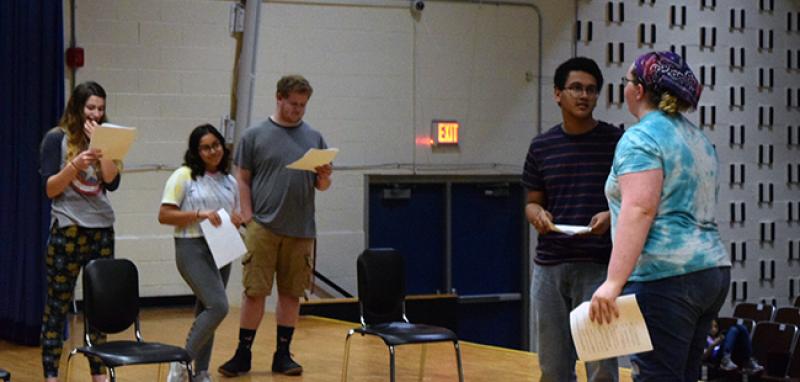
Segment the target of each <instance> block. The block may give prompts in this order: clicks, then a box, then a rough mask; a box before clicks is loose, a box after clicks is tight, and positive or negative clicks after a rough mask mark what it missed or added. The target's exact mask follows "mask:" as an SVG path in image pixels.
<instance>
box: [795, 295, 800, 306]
mask: <svg viewBox="0 0 800 382" xmlns="http://www.w3.org/2000/svg"><path fill="white" fill-rule="evenodd" d="M794 306H796V307H798V308H800V296H797V297H795V298H794Z"/></svg>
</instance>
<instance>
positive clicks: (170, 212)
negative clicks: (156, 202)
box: [158, 204, 222, 227]
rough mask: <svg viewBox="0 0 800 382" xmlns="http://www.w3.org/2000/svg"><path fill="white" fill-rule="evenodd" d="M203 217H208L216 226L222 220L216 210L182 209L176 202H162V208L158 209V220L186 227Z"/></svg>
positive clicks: (162, 222)
mask: <svg viewBox="0 0 800 382" xmlns="http://www.w3.org/2000/svg"><path fill="white" fill-rule="evenodd" d="M203 219H208V220H209V221H211V224H212V225H214V226H215V227H216V226H219V225H220V223H221V222H222V220H221V219H220V217H219V214H217V212H216V211H203V210H197V211H181V209H180V208H178V206H176V205H174V204H162V205H161V208H159V209H158V222H159V223H161V224H168V225H173V226H176V227H185V226H187V225H189V224H193V223H197V222H199V221H201V220H203Z"/></svg>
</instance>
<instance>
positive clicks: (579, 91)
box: [564, 85, 597, 98]
mask: <svg viewBox="0 0 800 382" xmlns="http://www.w3.org/2000/svg"><path fill="white" fill-rule="evenodd" d="M564 90H566V91H567V93H569V95H571V96H573V97H576V98H577V97H580V96H581V95H583V94H584V93H585V94H586V96H587V97H590V98H594V97H597V87H595V86H587V87H583V86H580V85H572V86H570V87H568V88H564Z"/></svg>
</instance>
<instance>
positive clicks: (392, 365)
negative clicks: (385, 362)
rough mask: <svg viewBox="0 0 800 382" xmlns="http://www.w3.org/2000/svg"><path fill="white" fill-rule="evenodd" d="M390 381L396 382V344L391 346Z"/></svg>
mask: <svg viewBox="0 0 800 382" xmlns="http://www.w3.org/2000/svg"><path fill="white" fill-rule="evenodd" d="M389 381H391V382H395V375H394V346H389Z"/></svg>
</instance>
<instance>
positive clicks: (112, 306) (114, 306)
mask: <svg viewBox="0 0 800 382" xmlns="http://www.w3.org/2000/svg"><path fill="white" fill-rule="evenodd" d="M83 308H84V310H83V330H84V333H85V334H84V340H85V341H86V346H83V347H78V348H75V349H73V350H72V351H71V352H70V353H69V357H68V358H67V380H69V372H70V365H71V363H70V361H71V360H72V357H73V356H74V355H75V354H78V353H82V354H83V355H85V356H86V357H98V358H99V359H100V360H101V361H102V363H103V364H104V365H105V366H106V367H107V368H108V370H109V374H110V376H111V382H115V381H116V372H115V368H117V367H120V366H127V365H142V364H154V363H158V364H163V363H167V362H181V363H183V364H184V365H186V367H187V369H188V370H189V380H190V381H191V375H192V365H191V361H192V359H191V357H190V356H189V353H187V352H186V350H185V349H183V348H180V347H177V346H172V345H166V344H161V343H157V342H144V341H143V340H142V335H141V332H140V327H139V272H138V271H137V270H136V266H135V265H134V264H133V262H131V261H130V260H127V259H98V260H92V261H90V262H89V263H88V264H86V266H85V267H84V268H83ZM131 325H134V335H135V337H136V340H135V341H109V342H106V343H102V344H93V343H92V341H91V339H90V338H89V328H94V329H95V330H98V331H100V332H103V333H110V334H114V333H120V332H122V331H124V330H126V329H128V328H130V327H131ZM161 366H162V365H159V369H158V376H159V379H160V378H161Z"/></svg>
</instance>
